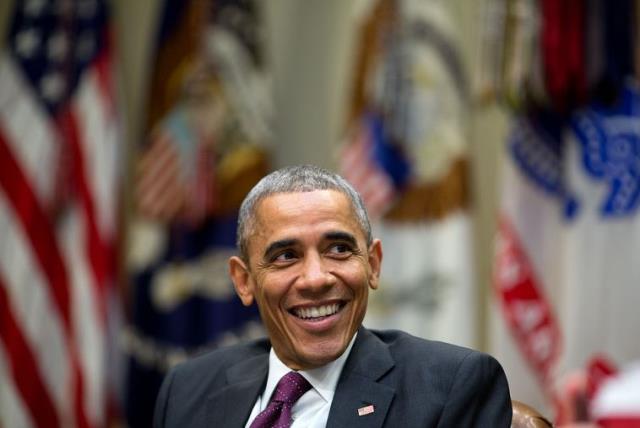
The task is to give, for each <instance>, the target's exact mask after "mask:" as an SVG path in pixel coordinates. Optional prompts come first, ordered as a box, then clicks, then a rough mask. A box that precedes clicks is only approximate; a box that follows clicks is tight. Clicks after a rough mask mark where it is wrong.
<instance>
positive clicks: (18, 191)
mask: <svg viewBox="0 0 640 428" xmlns="http://www.w3.org/2000/svg"><path fill="white" fill-rule="evenodd" d="M0 187H2V188H3V190H4V192H5V194H6V195H7V198H8V199H9V201H10V202H11V205H12V206H13V208H14V210H15V212H16V214H17V215H18V217H19V218H20V222H21V224H22V226H23V228H24V231H25V233H26V235H27V236H28V237H29V240H30V241H31V244H32V247H33V250H34V253H35V255H36V257H37V258H38V261H39V262H40V266H41V267H42V271H43V272H44V274H45V276H46V277H47V280H48V282H49V285H50V286H51V295H52V296H53V298H54V300H55V302H56V305H57V307H58V310H59V311H60V316H61V317H62V320H63V322H64V329H65V331H66V332H67V333H69V332H70V331H71V330H72V328H71V315H70V310H69V307H70V303H69V302H70V297H69V288H68V286H67V284H68V281H67V272H66V270H65V267H64V263H63V261H62V258H61V257H60V252H59V250H58V248H57V245H56V238H55V236H54V235H53V228H52V226H51V224H50V222H49V219H48V218H47V216H46V215H45V214H44V211H43V210H42V209H41V206H40V204H39V203H38V200H37V199H36V196H35V194H34V193H33V190H32V189H31V186H30V185H29V183H28V180H27V178H26V177H25V176H24V174H23V173H22V170H21V169H20V167H19V166H18V164H17V162H16V159H15V158H14V156H13V153H11V151H10V149H9V145H8V143H7V141H6V139H5V136H4V134H3V133H2V132H0Z"/></svg>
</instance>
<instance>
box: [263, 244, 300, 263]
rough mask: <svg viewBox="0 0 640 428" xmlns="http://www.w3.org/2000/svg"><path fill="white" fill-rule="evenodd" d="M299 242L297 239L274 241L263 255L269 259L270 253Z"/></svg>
mask: <svg viewBox="0 0 640 428" xmlns="http://www.w3.org/2000/svg"><path fill="white" fill-rule="evenodd" d="M296 243H298V240H297V239H281V240H279V241H274V242H272V243H271V244H269V246H268V247H267V249H266V250H264V254H263V255H262V258H263V259H268V258H269V255H270V254H273V253H274V252H276V251H278V250H281V249H283V248H289V247H291V246H293V245H295V244H296Z"/></svg>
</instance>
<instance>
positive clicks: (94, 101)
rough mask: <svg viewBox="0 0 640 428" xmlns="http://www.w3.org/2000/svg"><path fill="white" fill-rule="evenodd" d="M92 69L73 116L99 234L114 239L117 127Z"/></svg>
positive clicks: (84, 80) (83, 81) (86, 74)
mask: <svg viewBox="0 0 640 428" xmlns="http://www.w3.org/2000/svg"><path fill="white" fill-rule="evenodd" d="M97 80H98V76H97V71H96V69H95V67H93V68H92V69H90V70H89V71H88V72H86V73H85V77H84V79H83V80H82V82H81V83H80V87H79V88H78V89H79V92H78V96H77V97H76V98H75V100H74V104H73V108H74V114H75V116H76V117H77V118H80V119H81V120H79V121H78V125H79V134H80V141H81V143H82V145H83V146H84V150H83V153H84V155H85V164H86V170H85V173H86V177H87V184H88V185H89V189H90V190H91V191H90V194H91V195H92V196H93V200H94V205H95V215H96V216H97V219H96V220H97V224H98V226H99V232H100V235H101V236H102V237H103V239H104V238H112V237H113V236H115V233H116V230H115V226H116V215H117V210H116V209H115V208H116V207H117V206H118V204H117V196H118V193H117V191H116V183H117V182H116V180H114V179H113V177H116V176H117V171H118V165H117V161H118V155H119V150H118V138H119V135H118V126H117V125H118V124H117V122H116V120H115V119H116V118H114V117H113V113H112V111H111V106H110V103H109V100H108V99H107V98H105V97H103V96H102V91H100V88H99V86H98V85H99V82H98V81H97Z"/></svg>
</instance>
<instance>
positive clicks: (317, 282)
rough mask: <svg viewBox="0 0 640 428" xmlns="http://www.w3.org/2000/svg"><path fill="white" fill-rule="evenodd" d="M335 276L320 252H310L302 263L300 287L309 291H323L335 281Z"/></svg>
mask: <svg viewBox="0 0 640 428" xmlns="http://www.w3.org/2000/svg"><path fill="white" fill-rule="evenodd" d="M334 280H335V278H334V276H333V275H332V274H331V272H329V271H328V270H327V268H326V263H324V261H323V260H322V256H321V255H320V254H318V253H315V252H313V253H310V254H307V256H306V257H305V260H304V263H303V264H302V272H301V274H300V276H299V281H298V287H299V288H300V289H306V290H309V291H321V290H322V289H324V288H326V287H330V286H332V285H333V283H334Z"/></svg>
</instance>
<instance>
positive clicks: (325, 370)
mask: <svg viewBox="0 0 640 428" xmlns="http://www.w3.org/2000/svg"><path fill="white" fill-rule="evenodd" d="M357 335H358V332H357V331H356V334H354V335H353V337H352V338H351V342H349V346H347V349H345V351H344V352H343V353H342V355H340V356H339V357H338V358H336V359H335V360H333V361H331V362H330V363H328V364H325V365H324V366H322V367H317V368H315V369H311V370H300V371H299V372H298V373H300V374H301V375H302V376H303V377H304V378H305V379H307V380H308V381H309V383H310V384H311V386H312V387H313V388H314V389H315V390H316V391H317V392H318V394H320V396H321V397H322V399H323V400H325V401H326V402H329V403H330V402H331V401H332V400H333V395H334V393H335V391H336V386H337V385H338V379H339V378H340V374H341V373H342V369H343V367H344V364H345V363H346V362H347V358H348V357H349V354H351V348H353V343H354V342H355V340H356V336H357ZM290 371H291V369H290V368H289V367H287V366H286V365H285V364H284V363H283V362H282V361H280V358H278V356H277V355H276V353H275V351H274V350H273V347H271V351H270V352H269V375H268V377H267V385H266V386H265V389H264V393H263V395H262V398H263V403H265V402H268V401H269V399H270V398H271V394H272V393H273V391H274V390H275V389H276V386H277V385H278V381H280V379H281V378H282V376H284V375H286V374H287V373H289V372H290Z"/></svg>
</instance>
